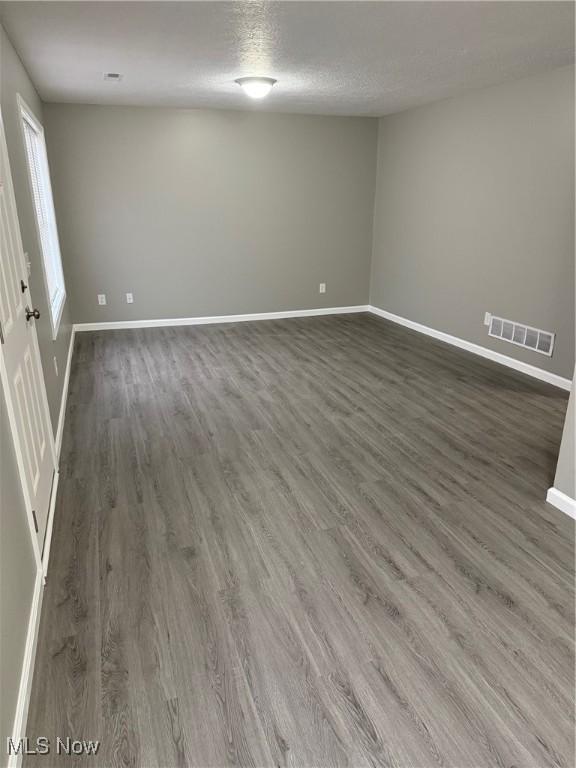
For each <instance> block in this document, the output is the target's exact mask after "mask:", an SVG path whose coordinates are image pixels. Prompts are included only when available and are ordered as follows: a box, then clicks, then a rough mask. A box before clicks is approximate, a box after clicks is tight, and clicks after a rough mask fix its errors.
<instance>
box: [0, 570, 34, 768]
mask: <svg viewBox="0 0 576 768" xmlns="http://www.w3.org/2000/svg"><path fill="white" fill-rule="evenodd" d="M43 596H44V579H43V576H42V571H40V570H38V571H37V573H36V581H35V582H34V593H33V595H32V605H31V607H30V618H29V619H28V631H27V635H26V645H25V647H24V659H23V662H22V673H21V675H20V688H19V690H18V702H17V704H16V714H15V716H14V725H13V727H12V734H11V736H12V739H13V741H16V742H18V740H19V739H21V738H24V736H25V735H26V734H25V728H26V721H27V719H28V706H29V704H30V692H31V689H32V678H33V676H34V659H35V657H36V645H37V643H38V629H39V627H40V610H41V608H42V598H43ZM5 746H6V745H3V747H5ZM21 764H22V754H20V755H10V757H9V759H8V768H18V766H20V765H21Z"/></svg>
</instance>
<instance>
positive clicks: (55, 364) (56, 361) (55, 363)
mask: <svg viewBox="0 0 576 768" xmlns="http://www.w3.org/2000/svg"><path fill="white" fill-rule="evenodd" d="M52 359H53V360H54V370H55V371H56V376H58V360H57V359H56V355H54V357H53V358H52Z"/></svg>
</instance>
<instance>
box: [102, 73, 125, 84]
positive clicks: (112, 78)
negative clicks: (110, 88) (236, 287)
mask: <svg viewBox="0 0 576 768" xmlns="http://www.w3.org/2000/svg"><path fill="white" fill-rule="evenodd" d="M104 80H108V81H109V82H111V83H119V82H120V80H122V75H121V74H120V72H104Z"/></svg>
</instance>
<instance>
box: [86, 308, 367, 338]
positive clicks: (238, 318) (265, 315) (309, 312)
mask: <svg viewBox="0 0 576 768" xmlns="http://www.w3.org/2000/svg"><path fill="white" fill-rule="evenodd" d="M367 311H368V306H367V305H366V304H361V305H358V306H354V307H327V308H321V309H290V310H286V311H283V312H258V313H256V314H250V315H215V316H211V317H174V318H167V319H160V320H117V321H113V322H107V323H76V324H75V325H74V330H75V331H80V332H82V331H107V330H109V331H113V330H118V329H120V328H160V327H164V326H171V325H213V324H216V323H245V322H251V321H254V320H283V319H285V318H288V317H315V316H317V315H346V314H350V313H355V312H367Z"/></svg>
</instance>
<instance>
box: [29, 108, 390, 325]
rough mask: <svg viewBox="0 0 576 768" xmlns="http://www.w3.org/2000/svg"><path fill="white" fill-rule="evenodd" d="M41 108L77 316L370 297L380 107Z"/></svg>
mask: <svg viewBox="0 0 576 768" xmlns="http://www.w3.org/2000/svg"><path fill="white" fill-rule="evenodd" d="M44 114H45V120H46V133H47V139H48V148H49V155H50V160H51V164H52V172H53V187H54V194H55V198H56V209H57V212H58V216H59V228H60V236H61V243H62V251H63V256H64V267H65V272H66V280H67V283H68V286H69V289H70V293H71V295H72V316H73V319H74V322H94V321H106V320H125V319H142V318H169V317H186V316H197V315H221V314H236V313H251V312H267V311H274V310H288V309H306V308H312V307H331V306H340V305H355V304H366V303H367V300H368V292H369V277H370V255H371V247H372V213H373V195H374V182H375V165H376V138H377V121H376V120H374V119H369V118H338V117H310V116H302V115H278V114H274V115H270V114H262V113H260V114H258V113H249V112H227V111H203V110H176V109H147V108H123V107H98V106H77V105H54V104H48V105H45V107H44ZM320 282H326V283H327V286H328V288H327V293H326V294H324V295H319V293H318V284H319V283H320ZM128 291H131V292H132V293H133V294H134V301H135V303H134V304H133V305H131V306H130V305H127V304H126V302H125V293H126V292H128ZM98 293H105V294H107V298H108V305H107V306H106V307H99V306H98V305H97V298H96V297H97V294H98Z"/></svg>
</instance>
